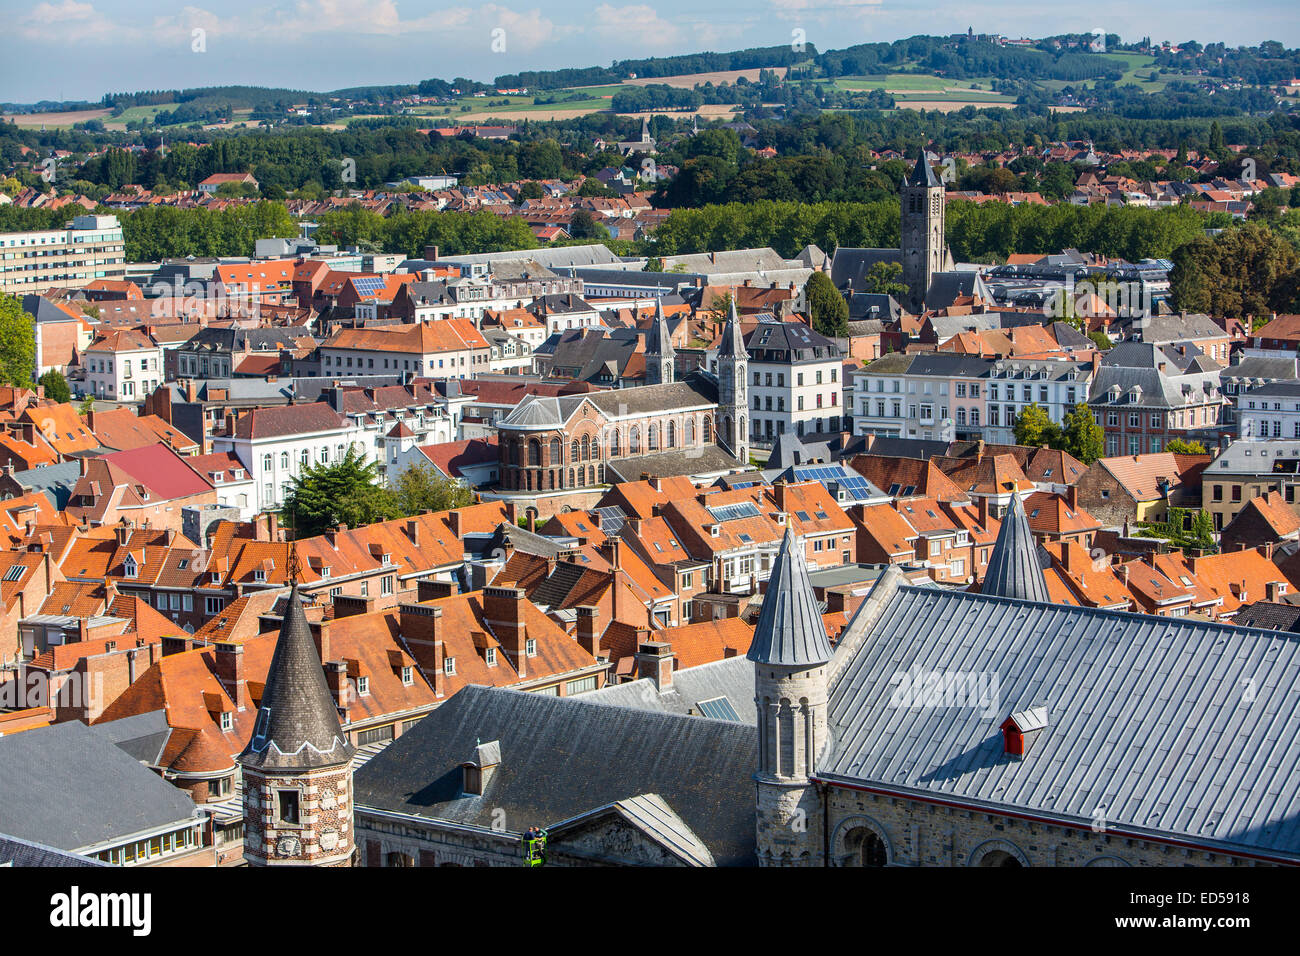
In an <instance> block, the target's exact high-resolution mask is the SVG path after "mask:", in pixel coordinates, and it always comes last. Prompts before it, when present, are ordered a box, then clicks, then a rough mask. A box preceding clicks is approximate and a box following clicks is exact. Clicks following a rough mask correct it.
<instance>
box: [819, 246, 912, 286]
mask: <svg viewBox="0 0 1300 956" xmlns="http://www.w3.org/2000/svg"><path fill="white" fill-rule="evenodd" d="M902 261H903V253H902V252H901V251H900V250H898V249H850V248H847V247H843V246H841V247H840V248H838V249H836V250H835V254H834V255H833V256H832V257H831V273H830V274H831V282H833V283H835V288H837V289H839V290H840V291H841V292H843V291H845V290H846V289H848V288H850V287H852V288H853V289H855V290H862V289H865V288H866V287H867V273H869V272H870V271H871V267H872V266H874V265H875V264H876V263H877V262H902ZM854 296H855V297H856V296H857V292H854Z"/></svg>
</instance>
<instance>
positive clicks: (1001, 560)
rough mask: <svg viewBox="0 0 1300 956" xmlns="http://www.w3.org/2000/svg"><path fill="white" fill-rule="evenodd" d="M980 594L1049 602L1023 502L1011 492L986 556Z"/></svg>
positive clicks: (1035, 543)
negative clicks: (1005, 511)
mask: <svg viewBox="0 0 1300 956" xmlns="http://www.w3.org/2000/svg"><path fill="white" fill-rule="evenodd" d="M980 593H981V594H995V595H997V596H999V597H1009V598H1016V599H1018V600H1021V601H1038V602H1040V603H1042V604H1051V603H1052V598H1051V596H1050V595H1049V594H1048V593H1047V580H1046V579H1045V578H1044V577H1043V569H1042V567H1041V566H1040V565H1039V563H1038V543H1037V542H1036V541H1035V540H1034V535H1033V532H1032V531H1030V530H1029V519H1028V518H1026V517H1025V506H1024V505H1022V504H1021V503H1020V498H1019V497H1018V496H1016V495H1012V496H1011V507H1010V508H1008V509H1007V513H1006V514H1005V515H1003V516H1002V527H1001V528H1000V529H999V530H998V540H997V543H996V544H994V545H993V554H991V555H990V556H989V566H988V569H987V570H986V571H985V572H984V583H983V584H982V585H981V586H980Z"/></svg>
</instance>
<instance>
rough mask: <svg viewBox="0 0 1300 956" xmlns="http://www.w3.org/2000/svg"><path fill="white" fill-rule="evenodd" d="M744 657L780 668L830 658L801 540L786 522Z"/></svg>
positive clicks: (824, 627) (828, 644)
mask: <svg viewBox="0 0 1300 956" xmlns="http://www.w3.org/2000/svg"><path fill="white" fill-rule="evenodd" d="M746 657H748V658H749V659H750V660H751V661H753V662H754V663H755V664H780V665H782V666H784V667H813V666H816V665H818V664H825V663H826V662H827V661H829V660H830V659H831V642H830V640H829V639H828V638H827V637H826V625H825V624H824V623H823V622H822V614H821V610H820V608H819V606H818V603H817V595H815V594H814V593H813V589H812V582H811V581H809V580H808V563H807V561H806V560H805V559H804V553H803V542H802V541H801V540H800V538H799V537H798V536H797V535H795V533H794V529H793V528H791V527H789V526H788V525H787V526H786V529H785V537H784V538H783V539H782V541H781V550H780V551H778V552H777V555H776V564H775V565H774V566H773V567H772V576H771V577H770V578H768V581H767V594H765V595H764V596H763V607H762V609H761V610H760V611H759V612H758V623H757V624H755V625H754V640H753V642H752V643H751V644H750V645H749V653H748V654H747V655H746Z"/></svg>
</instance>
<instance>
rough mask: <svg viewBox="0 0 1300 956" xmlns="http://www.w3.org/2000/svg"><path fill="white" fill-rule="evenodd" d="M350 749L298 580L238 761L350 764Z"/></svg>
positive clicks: (285, 765)
mask: <svg viewBox="0 0 1300 956" xmlns="http://www.w3.org/2000/svg"><path fill="white" fill-rule="evenodd" d="M352 753H353V748H352V744H350V743H349V742H348V739H347V736H346V735H345V734H344V733H343V728H342V726H341V725H340V724H339V713H338V708H337V707H336V706H335V703H334V696H333V695H332V694H331V693H330V689H329V685H328V684H326V683H325V671H324V669H323V668H322V667H321V660H320V655H319V654H318V653H317V651H316V644H315V642H314V641H313V640H312V637H311V628H310V626H309V625H308V624H307V616H306V615H305V614H304V613H303V610H302V602H301V601H300V600H299V598H298V585H297V584H294V585H293V587H292V588H291V589H290V590H289V599H288V606H287V609H286V611H285V615H284V620H283V622H281V624H280V636H279V637H278V638H277V639H276V642H275V653H274V654H272V656H271V666H270V668H269V669H268V670H267V673H266V688H265V690H264V691H263V692H262V701H261V706H260V707H259V708H258V712H257V723H256V725H255V726H254V728H253V736H252V738H251V739H250V740H249V741H248V746H246V747H245V748H244V750H243V753H241V754H240V755H239V760H240V762H241V763H242V764H244V765H245V766H253V767H259V768H262V769H266V770H291V769H298V768H301V769H308V768H312V767H331V766H334V765H336V764H342V763H346V762H347V761H349V760H351V759H352Z"/></svg>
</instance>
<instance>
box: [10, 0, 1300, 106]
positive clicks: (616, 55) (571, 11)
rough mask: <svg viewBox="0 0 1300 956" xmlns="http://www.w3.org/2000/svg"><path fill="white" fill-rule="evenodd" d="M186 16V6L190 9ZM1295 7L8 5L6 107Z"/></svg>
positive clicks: (1208, 30)
mask: <svg viewBox="0 0 1300 956" xmlns="http://www.w3.org/2000/svg"><path fill="white" fill-rule="evenodd" d="M183 2H184V0H182V3H183ZM1296 10H1297V7H1296V5H1295V0H1256V2H1255V3H1252V4H1251V5H1250V15H1249V16H1242V15H1241V12H1242V8H1241V7H1240V6H1237V5H1234V4H1226V3H1222V2H1217V3H1200V2H1196V0H1144V2H1141V3H1134V2H1132V0H1122V2H1119V0H1095V2H1092V3H1089V4H1087V5H1086V7H1085V5H1084V4H1079V3H1062V2H1059V0H1038V2H1033V0H1005V2H996V3H994V2H978V0H748V2H745V3H743V4H740V3H734V2H733V3H719V2H716V0H655V2H632V3H626V2H620V0H551V2H530V0H514V2H510V3H475V2H473V0H465V2H461V3H447V2H439V0H220V2H215V0H193V3H192V4H189V5H180V4H178V3H176V2H175V0H171V2H167V0H0V23H3V24H4V27H5V28H4V31H3V33H2V34H0V102H17V103H27V102H35V101H37V100H42V99H48V100H98V99H99V98H100V97H101V96H102V95H103V94H104V93H106V92H110V91H111V92H135V91H138V90H149V89H176V88H185V87H197V86H213V85H227V84H240V85H249V86H280V87H289V88H291V89H304V90H332V89H340V88H344V87H349V86H365V85H371V84H376V85H382V84H398V83H414V82H418V81H419V80H422V79H427V78H429V77H441V78H444V79H452V78H453V77H456V76H466V77H469V78H471V79H476V80H491V79H492V78H493V77H495V76H499V75H502V74H506V73H515V72H518V71H520V70H529V69H554V68H558V67H566V66H573V67H581V66H607V65H609V64H610V63H611V62H613V61H614V60H620V59H626V58H639V57H648V56H665V55H671V54H678V53H696V52H701V51H705V50H733V49H741V48H745V47H753V46H773V45H776V44H781V43H790V42H792V41H793V40H796V39H798V36H799V34H798V33H796V31H802V35H803V36H804V37H806V39H807V42H809V43H813V44H816V45H817V47H818V49H821V50H825V49H839V48H843V47H846V46H851V45H853V44H855V43H868V42H881V41H890V40H896V39H899V38H900V37H907V36H914V35H916V34H920V33H929V34H939V35H942V34H948V33H957V32H964V31H965V30H966V28H967V27H968V26H973V27H974V28H975V31H976V32H977V33H980V32H984V33H1002V34H1005V35H1007V36H1014V37H1019V36H1029V37H1039V36H1047V35H1053V34H1059V33H1088V32H1094V31H1097V30H1105V32H1107V33H1114V34H1118V35H1119V36H1120V37H1122V38H1123V39H1124V40H1125V41H1132V40H1137V39H1140V38H1141V37H1143V36H1148V35H1149V36H1151V38H1152V39H1153V40H1155V41H1157V42H1159V41H1161V40H1170V41H1172V42H1179V41H1182V40H1189V39H1194V40H1199V41H1200V42H1202V43H1207V42H1215V41H1222V42H1225V43H1228V44H1229V45H1234V46H1235V45H1238V44H1243V45H1244V44H1252V45H1253V44H1256V43H1258V42H1260V41H1261V40H1265V39H1271V40H1279V41H1281V42H1282V43H1284V44H1285V45H1286V46H1288V47H1297V46H1300V13H1297V12H1296Z"/></svg>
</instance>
